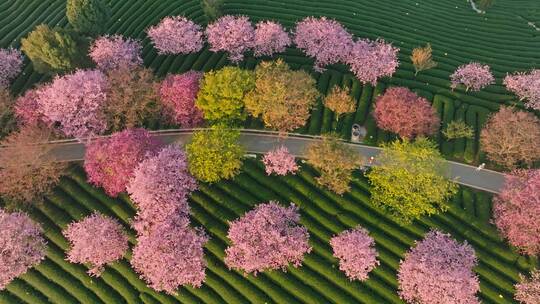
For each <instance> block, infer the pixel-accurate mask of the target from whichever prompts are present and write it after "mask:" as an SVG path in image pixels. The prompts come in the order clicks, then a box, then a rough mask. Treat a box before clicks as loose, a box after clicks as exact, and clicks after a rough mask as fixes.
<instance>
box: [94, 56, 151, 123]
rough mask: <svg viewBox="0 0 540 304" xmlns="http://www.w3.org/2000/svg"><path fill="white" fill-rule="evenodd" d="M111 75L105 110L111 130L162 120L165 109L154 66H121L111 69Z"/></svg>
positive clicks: (109, 76)
mask: <svg viewBox="0 0 540 304" xmlns="http://www.w3.org/2000/svg"><path fill="white" fill-rule="evenodd" d="M107 79H108V81H109V86H108V90H107V100H106V102H105V103H104V106H103V112H104V114H105V119H106V120H107V128H108V130H109V131H121V130H124V129H126V128H134V127H143V126H146V125H150V124H151V123H152V122H155V121H158V120H159V118H160V116H161V112H162V108H161V103H160V100H159V83H158V81H157V79H156V78H155V77H154V74H153V73H152V70H150V69H147V68H144V67H137V68H133V69H130V68H129V67H127V66H121V67H119V68H118V69H115V70H111V71H109V72H108V73H107Z"/></svg>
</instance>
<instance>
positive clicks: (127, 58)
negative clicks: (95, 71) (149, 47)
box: [89, 35, 143, 71]
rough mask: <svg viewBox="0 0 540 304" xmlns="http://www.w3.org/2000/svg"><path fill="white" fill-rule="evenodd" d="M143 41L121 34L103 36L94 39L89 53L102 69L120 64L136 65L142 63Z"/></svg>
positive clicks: (114, 67) (112, 67) (106, 69)
mask: <svg viewBox="0 0 540 304" xmlns="http://www.w3.org/2000/svg"><path fill="white" fill-rule="evenodd" d="M141 49H142V46H141V43H140V42H139V41H137V40H133V39H131V38H124V37H123V36H121V35H114V36H102V37H99V38H98V39H96V40H94V42H93V43H92V46H91V47H90V51H89V55H90V58H92V60H93V61H94V63H95V64H96V65H97V67H98V68H99V69H100V70H102V71H108V70H112V69H116V68H118V67H119V66H126V67H135V66H138V65H141V64H142V62H143V61H142V58H141Z"/></svg>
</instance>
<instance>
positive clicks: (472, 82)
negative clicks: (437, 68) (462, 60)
mask: <svg viewBox="0 0 540 304" xmlns="http://www.w3.org/2000/svg"><path fill="white" fill-rule="evenodd" d="M450 80H451V81H452V85H451V87H452V89H455V88H457V87H458V85H464V86H465V88H466V90H467V91H469V90H471V91H480V90H481V89H482V88H484V87H486V86H488V85H490V84H493V83H495V78H494V77H493V74H491V70H490V68H489V65H481V64H480V63H477V62H472V63H468V64H464V65H462V66H460V67H458V68H457V69H456V71H455V72H454V74H452V75H450Z"/></svg>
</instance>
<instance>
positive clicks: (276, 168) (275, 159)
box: [262, 146, 298, 175]
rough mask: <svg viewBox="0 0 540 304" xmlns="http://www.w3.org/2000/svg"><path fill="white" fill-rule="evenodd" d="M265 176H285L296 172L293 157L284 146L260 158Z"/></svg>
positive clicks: (296, 166) (296, 167)
mask: <svg viewBox="0 0 540 304" xmlns="http://www.w3.org/2000/svg"><path fill="white" fill-rule="evenodd" d="M262 162H263V164H264V167H265V170H266V174H268V175H270V174H272V173H275V174H276V175H287V174H289V173H291V174H295V173H296V171H298V165H297V164H296V161H295V157H294V155H292V154H291V153H290V152H289V149H287V147H285V146H281V147H278V148H276V149H274V150H270V151H268V152H266V153H265V154H264V156H263V158H262Z"/></svg>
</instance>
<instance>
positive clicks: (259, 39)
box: [253, 21, 291, 57]
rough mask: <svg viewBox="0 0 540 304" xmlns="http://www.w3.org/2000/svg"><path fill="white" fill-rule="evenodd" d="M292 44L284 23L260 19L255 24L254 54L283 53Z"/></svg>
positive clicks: (256, 55) (270, 54) (258, 55)
mask: <svg viewBox="0 0 540 304" xmlns="http://www.w3.org/2000/svg"><path fill="white" fill-rule="evenodd" d="M289 45H291V38H290V37H289V34H288V33H287V32H286V31H285V29H284V28H283V25H281V24H280V23H277V22H274V21H260V22H259V23H257V24H256V25H255V40H254V41H253V54H254V55H255V57H260V56H272V55H273V54H275V53H282V52H284V51H285V49H286V48H287V47H288V46H289Z"/></svg>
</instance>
